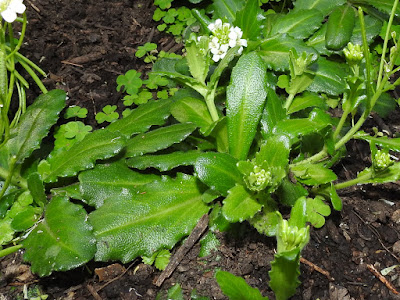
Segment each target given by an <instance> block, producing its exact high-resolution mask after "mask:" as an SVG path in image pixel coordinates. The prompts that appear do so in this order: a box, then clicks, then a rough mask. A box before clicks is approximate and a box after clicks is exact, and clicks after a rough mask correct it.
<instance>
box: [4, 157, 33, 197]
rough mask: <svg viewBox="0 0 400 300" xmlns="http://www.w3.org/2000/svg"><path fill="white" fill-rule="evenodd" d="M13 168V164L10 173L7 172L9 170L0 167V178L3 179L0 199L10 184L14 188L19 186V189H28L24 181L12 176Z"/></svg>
mask: <svg viewBox="0 0 400 300" xmlns="http://www.w3.org/2000/svg"><path fill="white" fill-rule="evenodd" d="M11 165H12V163H11ZM14 167H15V163H14V165H13V166H10V169H12V171H9V170H6V169H4V168H2V167H0V178H4V179H5V183H4V186H3V189H2V190H1V192H0V198H1V197H2V196H3V195H4V193H5V191H6V189H7V188H8V185H10V183H12V184H13V185H15V186H19V187H20V188H23V189H28V183H27V181H26V179H24V178H22V177H19V176H18V177H16V176H13V173H14ZM3 190H4V191H3Z"/></svg>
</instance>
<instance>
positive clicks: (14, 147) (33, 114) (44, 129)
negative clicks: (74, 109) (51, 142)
mask: <svg viewBox="0 0 400 300" xmlns="http://www.w3.org/2000/svg"><path fill="white" fill-rule="evenodd" d="M65 98H66V94H65V92H64V91H62V90H52V91H49V92H48V93H47V94H42V95H40V96H39V97H38V98H36V100H35V101H34V102H33V104H31V105H29V106H28V108H27V110H26V112H25V113H24V114H23V115H22V117H21V120H20V122H19V123H18V125H17V126H16V127H14V128H13V129H12V130H11V138H10V139H9V140H8V142H7V143H6V144H5V145H4V148H5V149H7V150H8V153H9V155H10V156H15V158H16V161H17V163H22V162H23V161H24V159H25V158H27V157H29V156H30V155H31V153H32V152H33V150H35V149H37V148H39V146H40V143H41V142H42V139H43V138H44V137H45V136H46V135H47V134H48V132H49V130H50V128H51V127H52V126H53V125H54V124H55V123H56V122H57V120H58V116H59V114H60V112H61V110H62V109H63V108H64V106H65ZM4 148H3V147H2V149H1V152H3V151H5V152H7V150H4ZM4 167H6V166H4Z"/></svg>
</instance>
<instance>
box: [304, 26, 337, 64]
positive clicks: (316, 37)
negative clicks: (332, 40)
mask: <svg viewBox="0 0 400 300" xmlns="http://www.w3.org/2000/svg"><path fill="white" fill-rule="evenodd" d="M327 25H328V24H327V23H324V24H323V25H322V26H321V27H320V29H318V30H317V31H316V32H315V33H314V34H313V35H312V36H311V37H310V38H309V39H308V40H307V41H306V45H307V46H309V47H313V48H314V49H315V50H317V52H318V53H319V54H322V55H326V56H329V55H331V54H332V53H333V50H328V49H327V48H326V46H325V35H326V28H327V27H328V26H327Z"/></svg>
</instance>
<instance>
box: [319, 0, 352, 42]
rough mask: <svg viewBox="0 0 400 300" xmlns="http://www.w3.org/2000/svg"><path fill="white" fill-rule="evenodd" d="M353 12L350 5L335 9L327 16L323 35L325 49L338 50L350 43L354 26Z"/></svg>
mask: <svg viewBox="0 0 400 300" xmlns="http://www.w3.org/2000/svg"><path fill="white" fill-rule="evenodd" d="M355 19H356V17H355V11H354V8H353V7H352V6H351V5H347V4H345V5H342V6H338V7H336V8H335V9H334V10H333V11H332V13H331V14H330V15H329V19H328V22H327V24H328V25H327V26H328V27H327V29H326V35H325V45H326V48H328V49H331V50H340V49H342V48H343V47H345V46H346V45H347V43H348V42H350V38H351V35H352V34H353V29H354V24H355Z"/></svg>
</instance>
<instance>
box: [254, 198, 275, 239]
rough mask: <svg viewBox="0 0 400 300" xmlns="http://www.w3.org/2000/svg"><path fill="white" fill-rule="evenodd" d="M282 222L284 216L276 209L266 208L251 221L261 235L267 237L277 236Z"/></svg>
mask: <svg viewBox="0 0 400 300" xmlns="http://www.w3.org/2000/svg"><path fill="white" fill-rule="evenodd" d="M281 221H282V215H281V214H280V212H279V211H278V210H276V209H275V208H274V209H273V208H271V207H269V206H264V208H263V210H262V211H261V212H260V213H258V214H256V215H255V216H254V217H253V218H251V219H250V220H249V222H250V224H251V226H253V227H254V228H255V229H257V231H258V232H259V233H261V234H265V235H266V236H271V237H272V236H275V235H276V231H277V228H278V225H279V224H280V223H281Z"/></svg>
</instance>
